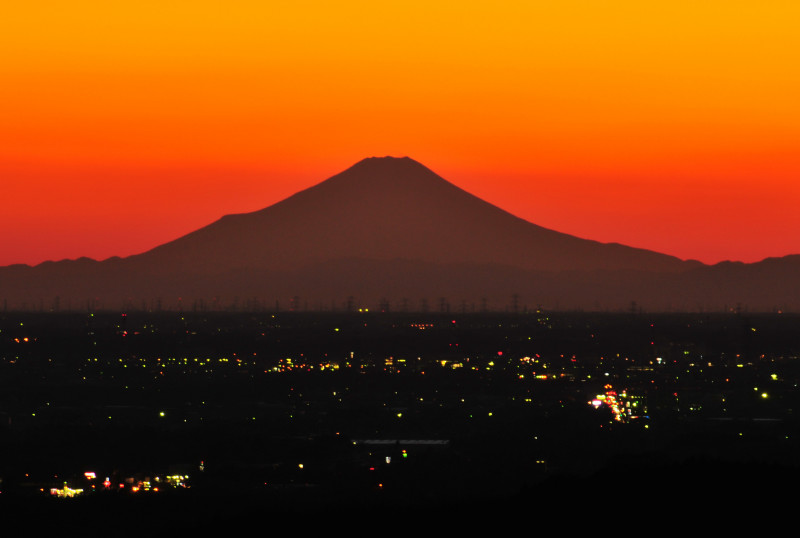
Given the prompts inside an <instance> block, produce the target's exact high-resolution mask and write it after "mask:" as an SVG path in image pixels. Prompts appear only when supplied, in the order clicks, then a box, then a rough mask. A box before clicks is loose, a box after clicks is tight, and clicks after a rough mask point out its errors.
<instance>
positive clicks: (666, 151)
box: [0, 0, 800, 264]
mask: <svg viewBox="0 0 800 538" xmlns="http://www.w3.org/2000/svg"><path fill="white" fill-rule="evenodd" d="M428 4H429V2H417V1H411V0H404V1H403V2H392V1H388V2H387V1H384V2H315V1H308V2H298V1H293V2H288V1H286V2H284V1H259V2H256V1H227V2H210V1H204V0H192V1H184V0H172V1H170V2H163V1H147V0H139V1H137V2H128V1H125V0H120V1H117V2H108V1H105V0H103V1H99V0H96V1H95V0H69V1H66V0H65V1H47V0H39V1H37V2H5V3H4V4H3V6H2V7H0V51H2V60H0V203H2V211H0V264H11V263H30V264H33V263H39V262H41V261H44V260H48V259H62V258H75V257H78V256H89V257H93V258H98V259H103V258H106V257H109V256H112V255H120V256H126V255H130V254H134V253H137V252H142V251H144V250H147V249H149V248H152V247H154V246H156V245H158V244H160V243H163V242H166V241H168V240H171V239H174V238H176V237H179V236H181V235H183V234H185V233H188V232H190V231H192V230H193V229H196V228H198V227H200V226H203V225H205V224H208V223H210V222H212V221H214V220H216V219H217V218H219V217H220V216H221V215H223V214H226V213H240V212H247V211H253V210H256V209H260V208H262V207H265V206H267V205H270V204H272V203H275V202H277V201H279V200H281V199H282V198H285V197H286V196H288V195H290V194H292V193H294V192H296V191H297V190H300V189H302V188H305V187H308V186H311V185H313V184H315V183H318V182H319V181H322V180H323V179H325V178H327V177H329V176H331V175H333V174H335V173H338V172H340V171H341V170H343V169H345V168H347V167H348V166H350V165H352V164H353V163H355V162H356V161H358V160H360V159H362V158H364V157H369V156H373V155H377V156H383V155H395V156H405V155H407V156H410V157H412V158H414V159H416V160H418V161H420V162H421V163H423V164H425V165H426V166H428V167H429V168H431V169H432V170H434V171H435V172H437V173H438V174H439V175H441V176H443V177H444V178H446V179H448V180H449V181H451V182H453V183H455V184H456V185H458V186H460V187H462V188H464V189H466V190H467V191H469V192H472V193H473V194H476V195H478V196H480V197H482V198H484V199H486V200H487V201H490V202H492V203H494V204H496V205H498V206H500V207H502V208H504V209H506V210H508V211H510V212H512V213H514V214H515V215H518V216H520V217H523V218H525V219H527V220H530V221H532V222H534V223H536V224H539V225H542V226H545V227H548V228H553V229H557V230H559V231H563V232H567V233H571V234H574V235H578V236H580V237H586V238H591V239H596V240H600V241H605V242H610V241H616V242H620V243H625V244H629V245H632V246H637V247H644V248H649V249H653V250H658V251H661V252H665V253H669V254H673V255H676V256H679V257H681V258H695V259H700V260H702V261H704V262H708V263H712V262H717V261H720V260H724V259H733V260H742V261H748V262H749V261H757V260H760V259H762V258H764V257H767V256H783V255H786V254H791V253H800V216H798V208H797V206H798V202H800V99H799V98H798V96H800V70H799V69H798V68H797V66H798V65H800V32H798V25H800V2H797V1H795V0H786V1H777V0H761V1H759V2H755V1H752V0H751V1H737V0H724V1H722V0H704V1H702V2H698V1H682V0H668V1H665V0H650V1H647V2H642V1H641V0H637V1H629V0H618V1H613V2H611V1H574V0H559V1H558V2H549V1H548V2H544V1H542V2H535V1H528V2H472V3H471V2H465V1H463V0H462V1H459V2H449V1H448V2H435V5H433V6H432V5H428Z"/></svg>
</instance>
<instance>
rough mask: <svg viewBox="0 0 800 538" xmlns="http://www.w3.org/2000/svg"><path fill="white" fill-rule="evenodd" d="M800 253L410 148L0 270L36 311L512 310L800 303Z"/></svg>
mask: <svg viewBox="0 0 800 538" xmlns="http://www.w3.org/2000/svg"><path fill="white" fill-rule="evenodd" d="M799 259H800V257H786V258H781V259H770V260H765V261H763V262H761V263H759V264H718V265H716V266H713V267H710V266H705V265H703V264H701V263H700V262H696V261H683V260H680V259H678V258H675V257H673V256H668V255H665V254H660V253H657V252H653V251H649V250H644V249H637V248H632V247H627V246H624V245H620V244H616V243H611V244H604V243H599V242H596V241H590V240H586V239H580V238H577V237H574V236H571V235H567V234H563V233H560V232H557V231H554V230H549V229H546V228H543V227H541V226H537V225H535V224H532V223H530V222H527V221H525V220H523V219H520V218H518V217H515V216H513V215H511V214H510V213H508V212H506V211H503V210H502V209H500V208H498V207H496V206H494V205H492V204H490V203H488V202H485V201H483V200H481V199H479V198H477V197H475V196H473V195H472V194H469V193H467V192H466V191H464V190H462V189H460V188H459V187H457V186H455V185H453V184H452V183H449V182H448V181H446V180H445V179H443V178H441V177H440V176H438V175H437V174H435V173H434V172H432V171H431V170H430V169H428V168H426V167H425V166H423V165H422V164H420V163H418V162H417V161H415V160H413V159H410V158H408V157H401V158H394V157H371V158H367V159H364V160H362V161H359V162H358V163H356V164H355V165H353V166H352V167H350V168H348V169H347V170H345V171H343V172H341V173H339V174H336V175H334V176H333V177H331V178H329V179H327V180H325V181H323V182H321V183H319V184H317V185H315V186H313V187H310V188H308V189H305V190H303V191H300V192H298V193H296V194H294V195H292V196H290V197H288V198H286V199H285V200H282V201H280V202H278V203H276V204H274V205H272V206H269V207H267V208H264V209H261V210H259V211H255V212H252V213H245V214H236V215H227V216H224V217H222V218H221V219H219V220H218V221H216V222H214V223H211V224H209V225H208V226H205V227H203V228H200V229H198V230H196V231H194V232H192V233H190V234H187V235H185V236H183V237H181V238H178V239H176V240H174V241H171V242H169V243H165V244H163V245H160V246H158V247H156V248H153V249H152V250H149V251H147V252H144V253H142V254H138V255H135V256H130V257H127V258H112V259H109V260H106V261H103V262H95V261H92V260H88V259H80V260H75V261H65V262H55V263H45V264H41V265H39V266H37V267H34V268H31V267H27V266H10V267H5V268H0V300H2V301H4V303H3V304H4V305H9V304H10V305H11V308H23V307H24V308H28V309H31V308H33V309H37V308H39V309H46V305H53V304H58V305H59V308H63V307H64V306H63V305H65V304H70V305H71V304H76V305H80V304H85V305H86V306H87V307H92V306H94V307H99V306H101V305H102V306H103V307H105V308H113V309H117V308H123V307H124V306H127V307H129V308H130V307H145V308H150V306H149V305H153V304H158V305H161V307H162V308H189V307H196V306H197V305H198V304H200V305H206V306H207V305H210V304H214V305H216V306H215V307H217V308H223V307H233V306H234V305H236V307H237V308H239V307H241V308H245V307H246V305H247V304H250V305H251V306H252V305H256V304H259V305H262V306H264V305H274V304H281V303H282V304H284V305H286V306H287V307H288V305H289V304H290V303H292V302H297V300H298V299H297V297H302V298H303V306H305V305H306V304H308V305H309V307H310V308H341V307H342V306H343V305H346V304H349V303H351V302H352V301H353V300H357V301H359V302H360V303H364V304H371V305H376V304H381V305H384V307H391V308H398V307H399V305H406V306H405V308H408V307H409V306H408V305H409V304H411V305H412V307H413V305H414V304H415V303H416V304H422V300H423V298H424V297H427V298H428V300H429V301H431V303H432V302H437V303H438V304H439V305H440V306H441V305H443V304H445V303H447V304H450V305H451V307H452V305H455V304H458V305H460V306H461V308H466V305H468V304H469V305H472V304H475V303H478V304H481V305H483V304H488V305H490V306H491V307H493V308H495V309H498V308H507V307H509V304H510V301H511V297H512V296H516V297H517V299H515V303H514V304H516V305H517V306H516V307H514V308H517V307H518V306H519V304H520V303H519V298H521V300H522V304H523V305H524V304H528V305H542V306H544V307H547V308H570V309H571V308H579V309H626V308H629V307H630V304H631V303H632V302H636V304H637V305H639V307H640V308H648V309H654V310H667V309H679V310H696V309H709V310H714V309H722V308H726V307H727V305H729V304H733V305H736V304H738V303H744V304H747V305H752V308H754V309H762V310H774V309H777V308H782V309H787V310H788V309H793V308H799V307H800V286H798V282H800V278H798V274H800V261H798V260H799ZM351 297H353V298H355V299H348V298H351ZM440 298H444V299H445V301H444V302H442V301H441V300H440ZM390 305H393V306H390ZM294 306H297V305H294Z"/></svg>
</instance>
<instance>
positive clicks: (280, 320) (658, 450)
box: [0, 308, 800, 524]
mask: <svg viewBox="0 0 800 538" xmlns="http://www.w3.org/2000/svg"><path fill="white" fill-rule="evenodd" d="M360 310H361V311H360V312H359V311H358V310H355V311H352V312H338V313H337V312H288V311H286V312H283V311H259V312H189V313H181V312H166V311H165V312H144V311H130V312H126V313H112V312H90V313H86V312H84V313H76V312H50V313H22V312H6V313H3V314H2V315H0V369H2V374H0V383H2V393H1V394H2V396H0V410H2V411H1V412H2V414H0V428H1V429H0V439H2V445H1V446H0V451H1V452H0V456H2V457H0V479H2V482H1V483H0V486H2V488H1V491H2V502H3V503H6V506H15V507H19V508H20V509H21V510H22V513H27V511H33V512H35V511H36V510H38V509H39V508H41V507H43V506H45V507H48V510H57V511H58V513H61V514H64V517H70V516H69V513H70V512H73V516H74V515H75V514H85V515H87V517H88V514H90V513H92V514H94V515H93V516H92V517H100V518H101V519H102V518H103V517H105V518H108V519H109V520H111V519H112V518H116V517H118V516H119V515H120V514H127V513H129V512H132V511H133V510H134V507H135V509H136V510H144V512H145V513H149V512H153V513H159V514H161V515H160V516H158V517H159V518H161V519H160V521H162V522H172V523H177V521H176V520H174V518H177V517H178V516H170V515H165V514H162V513H160V512H157V510H158V507H159V506H161V505H165V506H170V507H175V506H178V507H183V511H181V510H178V513H179V514H184V513H186V512H189V513H193V514H195V515H197V511H198V508H197V507H198V506H200V507H205V510H206V511H207V512H206V517H205V518H204V519H202V521H205V522H206V523H209V522H210V524H223V523H224V522H225V521H228V520H232V519H234V518H242V517H248V516H246V515H245V514H246V513H247V512H246V508H247V509H252V508H253V507H256V506H257V507H258V513H259V514H263V513H268V514H273V515H275V514H286V513H300V512H304V511H307V510H313V511H322V512H324V513H329V512H330V513H334V512H337V511H342V510H345V509H346V512H347V513H350V511H351V510H353V509H355V508H356V507H357V508H358V510H367V511H370V513H373V514H375V513H378V514H381V513H388V512H390V511H391V510H393V509H398V507H401V508H402V509H403V510H410V509H413V510H414V511H415V513H417V512H420V511H421V512H422V513H425V511H426V510H433V508H434V507H436V510H437V513H438V512H439V511H444V513H448V514H458V515H464V514H466V513H467V512H468V511H469V510H471V509H474V508H475V507H477V506H481V507H483V509H488V510H490V511H494V512H497V511H501V512H502V511H503V510H509V511H513V510H516V509H519V508H523V507H526V506H527V507H530V506H539V507H542V506H549V507H550V509H551V510H561V511H562V512H563V511H567V510H568V509H570V510H571V509H572V508H575V509H578V508H581V507H583V508H586V507H588V506H589V505H590V504H591V503H590V502H589V499H594V496H595V495H596V493H592V490H593V489H596V488H598V487H600V488H601V489H602V486H600V484H602V483H606V482H608V481H613V482H614V483H615V484H618V485H620V487H621V486H622V485H624V488H625V489H631V488H632V489H633V490H635V491H637V492H638V493H637V495H643V496H646V497H647V498H648V499H649V500H648V502H650V503H656V504H657V503H659V502H660V503H663V502H667V503H668V504H670V500H672V502H674V499H673V497H672V496H673V495H674V492H675V486H676V484H679V485H680V486H679V487H680V488H682V489H685V490H697V491H698V492H700V491H703V492H706V494H708V495H713V496H715V498H717V500H719V499H720V498H722V499H723V500H724V501H726V502H727V501H731V502H732V501H733V500H734V496H735V495H739V494H740V493H742V492H745V491H748V488H757V489H758V490H759V491H760V495H761V498H762V500H763V499H764V498H765V497H764V496H765V495H766V496H767V497H768V496H769V495H770V491H771V488H773V487H775V486H780V485H781V484H784V483H785V481H788V480H790V479H791V478H790V477H795V476H797V465H798V454H800V452H798V448H800V421H798V418H797V413H796V411H795V410H796V409H798V407H799V406H800V392H799V391H798V382H800V369H799V368H798V361H797V359H798V355H800V332H799V331H797V326H798V322H800V317H799V316H798V315H797V314H753V313H744V312H726V313H705V314H703V313H697V314H685V313H680V314H647V313H643V312H639V311H631V312H624V313H583V312H573V313H569V312H545V311H539V310H531V311H527V310H521V311H519V312H516V313H513V312H502V313H500V312H494V313H493V312H482V313H459V314H454V313H447V312H437V313H401V312H375V311H374V310H368V309H366V308H361V309H360ZM737 492H738V493H737ZM698 494H699V493H698ZM773 494H774V492H773ZM564 496H567V498H568V500H565V499H564ZM670 505H671V504H670ZM189 506H191V507H192V509H191V510H190V509H189V508H188V507H189ZM625 506H627V504H625V505H623V509H624V510H630V509H631V507H627V508H625ZM98 507H103V510H102V511H101V512H100V513H101V514H103V515H99V514H98V512H97V509H98ZM143 507H145V508H146V509H145V508H143ZM210 507H215V508H214V510H212V511H211V512H208V510H209V509H210ZM243 507H246V508H243ZM486 507H489V508H486ZM570 507H571V508H570ZM209 513H212V514H213V515H212V516H209V515H208V514H209ZM560 513H561V512H560ZM193 517H194V516H193ZM250 517H255V516H252V515H251V516H250ZM191 521H194V522H195V523H194V524H197V520H194V519H192V520H191ZM184 524H186V522H184Z"/></svg>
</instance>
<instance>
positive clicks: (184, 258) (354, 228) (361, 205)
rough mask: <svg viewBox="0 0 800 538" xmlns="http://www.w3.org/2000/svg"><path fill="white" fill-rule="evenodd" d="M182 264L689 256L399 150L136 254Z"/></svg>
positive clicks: (669, 260) (201, 268) (636, 261)
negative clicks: (541, 213) (630, 239)
mask: <svg viewBox="0 0 800 538" xmlns="http://www.w3.org/2000/svg"><path fill="white" fill-rule="evenodd" d="M138 258H139V259H138V260H137V262H146V263H147V264H154V263H155V264H157V265H158V266H160V267H162V268H163V267H174V268H176V269H180V270H182V271H190V272H202V273H212V274H213V273H219V272H222V271H226V270H230V269H235V268H242V267H250V268H254V267H258V268H270V269H291V268H297V267H302V266H304V265H307V264H309V263H319V262H323V261H326V260H334V259H343V258H344V259H346V258H363V259H375V260H391V259H406V260H421V261H426V262H436V263H463V262H473V263H482V264H485V263H496V264H501V265H511V266H514V267H521V268H525V269H537V270H548V271H559V270H565V269H621V268H625V269H638V270H648V271H680V270H685V269H689V268H691V267H694V266H696V265H698V264H697V263H692V262H683V261H681V260H679V259H677V258H674V257H671V256H666V255H663V254H658V253H655V252H651V251H647V250H642V249H634V248H630V247H625V246H622V245H617V244H601V243H597V242H595V241H588V240H584V239H579V238H576V237H573V236H570V235H567V234H562V233H559V232H555V231H552V230H548V229H545V228H542V227H540V226H537V225H535V224H531V223H529V222H527V221H524V220H522V219H520V218H517V217H515V216H513V215H511V214H509V213H507V212H505V211H503V210H501V209H499V208H497V207H495V206H493V205H491V204H489V203H487V202H485V201H483V200H481V199H479V198H477V197H475V196H473V195H471V194H469V193H467V192H465V191H463V190H461V189H460V188H458V187H456V186H455V185H453V184H451V183H448V182H447V181H445V180H444V179H442V178H441V177H439V176H438V175H436V174H434V173H433V172H432V171H430V170H429V169H427V168H426V167H424V166H423V165H421V164H419V163H418V162H416V161H414V160H412V159H409V158H391V157H384V158H370V159H365V160H363V161H361V162H359V163H357V164H356V165H354V166H353V167H351V168H349V169H348V170H345V171H344V172H342V173H340V174H338V175H336V176H333V177H332V178H330V179H328V180H327V181H324V182H322V183H320V184H318V185H316V186H314V187H311V188H309V189H306V190H304V191H302V192H299V193H297V194H295V195H294V196H291V197H289V198H287V199H285V200H283V201H282V202H279V203H277V204H275V205H273V206H270V207H268V208H266V209H262V210H260V211H256V212H254V213H248V214H241V215H229V216H226V217H223V218H222V219H220V220H219V221H217V222H215V223H213V224H211V225H209V226H206V227H205V228H202V229H200V230H197V231H196V232H193V233H191V234H189V235H186V236H184V237H182V238H180V239H177V240H175V241H172V242H170V243H167V244H165V245H162V246H160V247H157V248H155V249H153V250H151V251H149V252H147V253H145V254H142V255H141V256H139V257H138Z"/></svg>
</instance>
